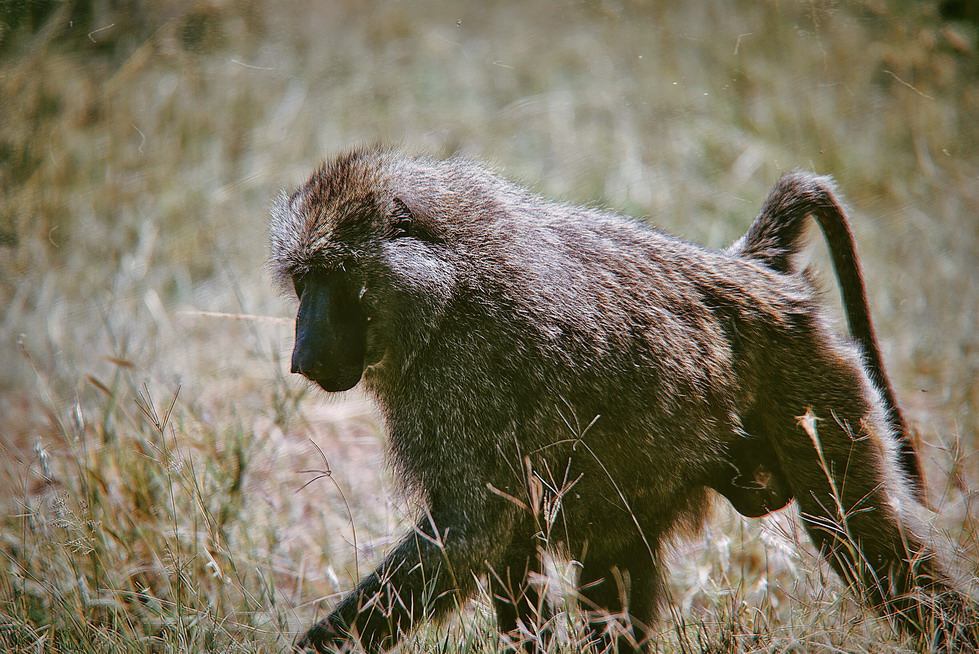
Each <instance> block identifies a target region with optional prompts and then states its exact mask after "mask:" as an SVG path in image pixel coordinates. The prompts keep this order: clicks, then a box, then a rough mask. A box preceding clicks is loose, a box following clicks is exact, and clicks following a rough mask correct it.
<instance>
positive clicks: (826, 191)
mask: <svg viewBox="0 0 979 654" xmlns="http://www.w3.org/2000/svg"><path fill="white" fill-rule="evenodd" d="M809 216H814V217H815V218H816V221H817V222H818V223H819V227H820V228H821V229H822V231H823V235H824V236H825V237H826V242H827V245H828V246H829V252H830V256H831V257H832V259H833V268H834V269H835V271H836V277H837V280H838V281H839V284H840V292H841V294H842V297H843V307H844V310H845V312H846V319H847V323H848V324H849V326H850V335H851V337H852V338H853V339H854V340H855V341H856V342H857V343H858V344H859V346H860V348H861V350H862V351H863V358H864V361H865V363H866V365H867V370H868V374H869V376H870V380H871V382H873V384H874V386H876V387H877V390H878V391H879V392H880V394H881V396H882V398H883V400H884V405H885V408H886V410H887V421H888V423H890V425H891V427H892V428H893V429H894V431H895V433H896V434H897V435H898V437H899V438H900V453H899V456H900V464H901V467H902V469H903V470H904V471H905V472H906V473H907V475H908V476H909V477H910V478H911V480H912V481H913V482H914V485H915V488H914V492H915V495H916V496H917V498H918V499H919V500H921V501H924V499H925V498H924V495H925V491H924V477H923V475H922V472H921V462H920V460H919V459H918V454H917V452H916V451H915V446H914V440H913V436H912V434H911V430H910V428H909V427H908V423H907V422H906V421H905V419H904V414H903V413H902V412H901V409H900V407H899V406H898V404H897V399H896V398H895V395H894V389H893V387H892V386H891V382H890V380H889V378H888V377H887V373H886V371H885V370H884V361H883V358H882V357H881V353H880V344H879V343H878V341H877V334H876V332H875V331H874V326H873V323H872V321H871V318H870V305H869V303H868V302H867V289H866V287H865V286H864V281H863V275H862V273H861V272H860V264H859V261H858V259H857V249H856V242H855V241H854V238H853V232H852V230H851V229H850V222H849V220H848V219H847V215H846V211H845V210H844V209H843V205H842V204H840V201H839V199H838V198H837V197H836V193H835V185H834V184H833V180H832V179H831V178H830V177H821V176H819V175H815V174H813V173H809V172H806V171H801V170H795V171H792V172H790V173H786V174H785V175H783V176H782V178H781V179H780V180H779V181H778V184H776V185H775V188H774V190H772V192H771V194H769V196H768V199H767V200H765V204H764V205H763V206H762V208H761V212H760V213H759V214H758V217H757V218H755V221H754V222H753V223H752V224H751V227H749V228H748V231H747V233H745V235H744V236H742V237H741V238H740V239H738V240H737V241H736V242H735V243H734V244H733V245H731V247H729V248H728V253H730V254H732V255H735V256H740V257H745V258H749V259H754V260H756V261H759V262H761V263H763V264H765V265H766V266H768V267H769V268H772V269H774V270H777V271H779V272H783V273H789V272H793V271H794V270H795V258H796V255H797V254H798V253H799V251H800V249H801V247H802V241H803V237H804V236H805V228H806V219H807V218H808V217H809Z"/></svg>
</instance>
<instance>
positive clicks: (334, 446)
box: [0, 0, 979, 653]
mask: <svg viewBox="0 0 979 654" xmlns="http://www.w3.org/2000/svg"><path fill="white" fill-rule="evenodd" d="M108 4H109V3H98V4H97V5H93V4H91V3H87V2H84V1H81V0H79V1H77V2H74V3H51V5H50V6H52V7H53V8H54V10H53V13H51V14H50V15H49V16H48V17H47V18H46V19H43V20H42V19H40V18H38V19H37V20H35V21H34V24H33V25H31V24H21V25H20V26H19V27H16V26H15V27H10V28H0V39H2V40H0V644H2V645H3V646H4V649H5V651H25V652H26V651H31V652H34V651H45V652H59V651H63V652H114V651H136V652H144V651H145V652H168V651H174V652H180V651H197V650H207V649H214V650H220V651H246V652H274V651H282V650H284V649H285V648H287V646H288V644H289V643H290V642H291V640H292V638H293V636H294V634H295V632H296V631H297V630H300V629H302V628H303V626H304V625H307V624H308V623H309V622H310V620H312V618H313V616H314V615H316V614H318V615H322V612H323V611H324V610H326V609H328V608H329V607H330V606H331V605H332V603H333V602H334V601H335V599H336V598H337V597H338V596H339V595H340V594H341V593H342V592H343V591H344V590H346V589H349V588H350V587H351V585H352V584H353V583H354V580H355V579H356V578H357V577H358V576H359V575H360V574H363V573H364V571H366V570H368V569H369V568H370V567H371V565H372V563H373V562H376V561H377V560H378V558H379V557H380V556H381V555H383V553H384V552H385V551H386V549H387V547H388V546H389V545H390V544H391V543H392V539H394V538H396V537H397V535H398V534H399V533H401V532H402V531H403V530H404V529H406V528H407V525H408V524H410V518H411V516H412V514H413V510H414V507H413V505H412V503H411V501H410V498H403V497H401V496H400V495H399V494H398V492H397V490H396V484H395V483H394V482H393V480H392V479H390V477H389V476H388V472H386V469H385V467H384V466H383V465H381V463H382V462H383V457H384V454H383V438H384V436H383V432H382V429H381V426H380V424H379V420H378V418H377V416H376V414H375V412H374V410H373V409H372V407H371V406H370V404H369V403H368V402H367V401H366V400H365V399H364V398H362V397H361V396H359V395H357V394H356V393H353V394H348V396H346V397H344V398H342V399H339V400H330V399H326V398H324V397H323V396H322V395H320V394H317V393H312V392H308V391H307V389H306V387H305V386H304V385H303V384H302V383H301V382H299V381H298V380H296V379H293V378H291V376H289V375H288V374H287V370H288V363H287V360H286V357H287V355H288V352H289V349H290V347H291V326H290V323H289V320H288V319H289V318H290V312H291V311H292V310H293V307H291V306H290V304H289V303H288V302H287V301H285V300H283V299H281V298H278V297H277V296H276V295H275V294H274V292H273V290H272V288H271V285H270V284H269V282H268V280H267V279H266V277H265V276H264V274H263V269H262V265H263V259H264V256H265V220H266V208H267V206H268V205H269V203H270V201H271V199H272V198H273V196H274V195H275V193H276V191H277V190H278V189H279V188H281V187H287V186H291V185H293V184H296V183H298V182H299V181H300V180H301V179H302V178H303V176H304V175H306V174H307V173H308V171H309V170H310V169H311V168H312V167H313V166H315V165H316V164H317V163H318V161H319V160H320V159H322V158H324V157H327V156H329V155H330V154H332V153H335V152H337V151H338V150H341V149H344V148H347V147H351V146H353V145H357V144H361V143H372V142H385V143H394V144H401V145H403V146H404V147H406V148H407V149H409V150H411V151H416V152H426V153H432V154H451V153H462V154H464V155H467V156H470V157H473V158H477V159H480V160H484V161H487V162H489V163H490V164H491V165H493V166H494V167H496V168H498V169H500V170H502V171H503V172H504V173H505V174H506V175H508V176H509V177H511V178H514V179H516V180H518V181H521V182H523V183H526V184H529V185H531V186H532V187H534V188H536V189H538V190H539V191H541V192H543V193H545V194H547V195H550V196H553V197H559V198H565V199H568V200H571V201H575V202H583V203H592V204H600V205H604V206H609V207H614V208H618V209H621V210H624V211H627V212H629V213H631V214H633V215H637V216H648V217H649V219H650V220H651V221H652V222H654V223H656V224H657V225H660V226H662V227H664V228H666V229H667V230H669V231H672V232H674V233H676V234H679V235H681V236H684V237H687V238H690V239H694V240H697V241H700V242H703V243H707V244H709V245H713V246H720V245H724V244H726V243H728V242H729V241H731V240H733V239H734V238H735V237H736V236H737V235H739V234H740V233H741V232H742V231H743V230H744V228H745V227H746V226H747V224H748V223H749V221H750V219H751V217H752V216H753V215H754V213H755V212H756V211H757V209H758V207H759V206H760V203H761V201H762V199H763V198H764V196H765V195H766V193H767V191H768V190H769V188H770V187H771V185H772V184H773V183H774V181H775V180H776V179H777V177H778V175H779V174H780V173H781V172H783V171H784V170H786V169H788V168H793V167H799V166H801V167H807V168H813V169H815V170H817V171H819V172H821V173H830V174H833V175H835V176H836V178H837V180H838V182H839V184H840V187H841V190H842V191H843V192H844V194H845V195H846V197H847V199H848V202H849V204H850V207H851V208H852V210H853V213H854V221H855V229H856V232H857V237H858V242H859V245H860V250H861V254H862V257H863V263H864V266H865V269H866V273H867V277H868V283H869V287H870V292H871V300H872V302H873V305H874V306H873V309H874V314H875V319H876V321H877V327H878V331H879V332H880V334H881V337H882V340H883V346H884V350H885V356H886V359H887V363H888V366H889V370H890V373H891V375H892V377H893V379H894V382H895V385H896V387H897V389H898V393H899V395H900V398H901V400H902V403H903V404H904V406H905V408H906V410H907V412H908V414H909V416H910V418H911V419H912V421H913V423H914V425H915V426H916V427H917V429H918V430H919V431H920V434H921V440H922V450H923V453H924V458H925V467H926V474H927V477H928V480H929V485H930V488H929V496H930V499H931V501H932V504H933V505H934V506H935V507H936V508H937V509H938V515H937V517H935V518H934V521H933V522H934V525H935V529H936V532H937V538H938V539H939V540H941V541H945V542H946V543H949V544H950V545H953V546H954V552H955V553H956V555H957V558H958V563H959V565H960V567H961V568H962V570H963V573H964V574H965V575H966V576H970V575H971V576H972V577H973V578H975V575H976V574H977V573H979V566H977V560H979V536H977V533H976V520H977V507H976V505H975V495H974V492H973V491H972V489H974V488H977V487H979V483H977V482H979V465H977V462H976V454H975V452H976V449H977V441H979V411H977V407H979V336H977V330H976V325H977V324H979V306H977V300H979V289H977V285H979V275H977V273H976V271H977V270H979V228H977V225H979V222H977V221H979V156H977V154H976V153H977V152H979V121H976V116H979V82H977V79H979V76H977V74H976V73H977V68H979V54H977V30H976V27H975V26H974V25H970V24H967V23H947V22H944V21H942V20H941V19H940V18H939V17H938V15H937V10H935V9H934V8H932V7H931V6H930V5H929V4H928V3H911V2H903V1H899V0H865V1H863V2H855V3H846V4H844V3H839V4H836V3H824V2H787V1H785V0H780V1H776V0H771V1H762V2H749V1H747V0H743V1H734V2H729V1H721V0H714V1H708V2H698V3H692V2H680V1H676V2H673V1H671V2H643V1H640V0H633V1H628V0H621V1H619V2H613V1H610V0H607V1H599V0H596V1H594V2H585V3H573V2H541V3H507V2H502V1H500V2H486V3H483V2H480V3H477V2H471V3H461V4H460V3H438V2H427V1H426V2H420V3H407V2H371V3H361V2H354V1H353V0H346V1H338V2H331V3H314V2H309V1H308V0H307V1H305V2H304V1H299V0H295V1H287V2H282V3H275V5H274V8H272V6H273V5H271V4H270V5H268V6H267V7H266V6H261V5H259V4H253V5H252V4H249V5H244V4H241V3H231V2H225V1H223V0H216V1H211V2H190V3H180V4H177V3H172V4H169V3H162V4H161V3H142V2H138V1H137V2H135V3H131V5H132V7H135V11H134V10H133V9H132V7H130V6H128V5H127V8H125V9H123V8H120V9H119V10H118V11H116V12H113V11H112V10H110V9H106V8H105V7H106V6H107V5H108ZM36 6H43V3H37V5H36ZM4 7H5V8H4V12H5V13H0V23H4V22H6V23H8V24H9V23H10V21H9V11H10V10H9V5H5V6H4ZM29 22H30V21H28V23H29ZM813 258H814V261H815V262H816V265H817V267H818V268H819V269H820V271H822V272H823V273H828V271H829V267H828V266H827V265H826V263H825V260H824V258H823V256H822V252H821V249H820V248H815V249H814V251H813ZM822 278H823V279H824V280H825V285H826V287H827V288H828V289H831V288H832V287H833V284H832V278H831V277H830V276H829V275H828V274H823V275H822ZM827 302H829V303H831V304H835V295H834V293H833V292H830V293H828V294H827ZM206 312H219V313H226V314H238V315H242V314H244V315H258V316H268V317H274V318H280V319H281V320H279V321H275V320H253V319H247V318H244V319H230V318H223V317H215V316H212V315H209V314H207V313H206ZM320 450H322V453H323V454H325V457H326V460H324V458H323V457H322V456H321V453H320ZM304 471H312V472H304ZM317 471H318V472H317ZM307 484H308V485H307ZM355 541H356V544H357V548H356V549H355V548H354V545H353V544H354V542H355ZM674 559H675V560H674V564H673V568H672V575H671V577H670V581H669V591H670V595H671V599H672V607H673V608H672V610H671V611H670V612H667V613H665V614H664V620H663V622H662V623H661V625H659V628H660V629H661V630H662V638H661V639H660V640H659V642H658V643H657V645H656V647H657V648H658V651H662V652H716V653H721V652H725V653H728V652H730V653H734V652H758V651H772V652H774V651H787V650H789V651H798V652H810V651H812V652H823V651H838V650H835V649H834V648H839V649H842V650H843V651H869V652H895V651H902V647H905V646H906V644H903V643H902V640H901V639H900V638H899V637H898V636H897V635H896V634H895V633H894V631H893V630H892V628H891V627H890V625H888V624H887V623H886V622H883V621H880V620H878V619H876V618H874V617H873V616H871V615H869V614H868V613H867V612H866V611H864V610H863V609H862V608H860V607H859V605H858V603H857V601H856V600H855V598H854V596H853V595H852V594H850V593H848V592H847V591H846V589H845V588H844V587H843V585H842V583H841V582H839V581H838V580H837V579H836V578H835V577H834V576H833V575H832V573H831V572H829V570H828V568H827V567H826V566H824V565H823V564H822V563H820V562H819V561H818V560H817V559H816V557H815V555H814V554H813V552H812V550H811V548H810V547H809V546H808V544H807V541H806V538H805V537H804V535H803V533H802V532H801V529H800V527H799V525H798V522H797V521H796V520H795V519H794V516H793V515H792V513H791V511H786V512H783V513H781V514H778V515H776V516H773V517H770V518H767V519H764V520H759V521H747V520H742V519H740V518H738V517H737V516H736V515H734V514H733V513H732V512H731V511H730V510H729V509H727V508H726V507H723V506H719V508H718V510H717V512H716V516H715V519H714V520H712V521H711V523H710V524H709V525H708V526H707V528H706V530H705V532H704V533H703V535H702V536H700V537H697V538H695V539H693V540H690V541H685V542H679V543H677V545H676V556H675V557H674ZM559 573H561V574H559ZM566 575H567V570H566V568H563V567H561V566H560V565H558V566H557V571H556V572H555V574H554V575H553V577H554V584H555V585H557V586H560V580H561V579H563V578H564V576H566ZM317 600H322V601H320V602H317ZM492 621H493V619H492V616H491V614H490V612H489V610H488V608H487V605H486V602H485V601H477V602H476V603H474V604H472V605H470V606H469V607H468V609H467V611H466V612H464V613H463V615H462V617H461V618H460V619H459V620H456V621H455V622H454V626H453V627H452V628H451V629H452V631H450V632H448V634H449V635H447V632H446V631H445V630H444V629H430V628H426V629H423V630H421V631H420V632H419V634H418V635H417V637H416V639H415V640H414V641H413V642H412V649H413V650H414V651H421V650H424V651H436V650H438V651H442V650H443V649H447V650H448V651H452V652H455V651H463V650H465V651H468V650H470V649H471V650H475V651H487V650H489V651H494V650H495V647H496V645H495V640H494V638H493V637H492V635H491V631H492V630H491V627H492ZM460 634H462V635H463V636H462V637H461V640H460V639H459V638H457V636H459V635H460ZM457 642H463V643H464V645H462V646H458V645H457V644H456V643H457ZM568 642H569V643H570V644H569V645H568V647H570V648H571V649H574V643H575V636H574V634H573V633H571V634H569V636H568ZM446 643H448V645H445V644H446Z"/></svg>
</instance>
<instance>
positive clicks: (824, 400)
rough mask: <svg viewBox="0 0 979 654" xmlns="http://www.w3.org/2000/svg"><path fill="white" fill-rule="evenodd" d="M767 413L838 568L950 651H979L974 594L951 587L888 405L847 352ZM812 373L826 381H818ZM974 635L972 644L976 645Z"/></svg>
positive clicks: (804, 378) (783, 459)
mask: <svg viewBox="0 0 979 654" xmlns="http://www.w3.org/2000/svg"><path fill="white" fill-rule="evenodd" d="M794 374H797V375H799V377H797V378H796V381H798V380H801V381H798V383H797V384H795V385H793V384H791V383H789V384H784V385H782V389H783V394H781V395H776V396H774V397H772V399H774V400H775V406H776V407H777V408H778V410H779V411H780V412H781V413H779V414H776V413H774V412H770V413H769V414H768V416H767V417H766V420H767V422H768V424H769V426H770V430H769V433H770V438H771V440H772V443H773V444H774V446H775V449H776V452H777V455H778V459H779V463H780V465H781V467H782V470H783V471H784V473H785V478H786V480H787V481H788V483H789V485H790V487H791V491H792V493H793V494H794V496H795V497H796V499H797V500H798V502H799V508H800V510H801V513H802V518H803V521H804V523H805V526H806V529H807V531H808V532H809V534H810V536H811V537H812V539H813V541H814V542H815V544H816V546H817V547H818V548H819V549H820V551H821V552H822V553H823V555H824V556H826V557H827V558H828V559H829V561H830V563H831V564H832V565H833V567H834V568H835V569H836V571H837V572H838V573H839V574H840V575H841V576H842V577H843V578H844V580H845V581H846V582H847V583H848V584H851V585H852V586H853V587H854V588H857V589H859V590H858V592H861V593H862V594H863V595H864V596H865V597H866V598H867V599H868V600H869V601H870V602H871V603H872V604H873V605H874V606H875V607H877V608H878V609H879V610H880V611H881V612H882V613H884V614H886V615H888V616H890V617H892V618H894V619H895V620H896V621H897V623H898V624H899V625H900V626H901V628H902V629H903V630H904V631H906V632H908V633H910V634H913V635H915V636H917V637H921V636H922V635H924V634H925V633H934V634H937V637H938V639H939V641H942V642H944V645H942V647H944V648H945V649H944V650H943V651H949V652H951V651H975V649H974V647H975V642H976V641H975V633H974V632H972V635H971V636H970V635H969V633H968V630H971V629H974V628H975V627H974V626H972V627H968V626H963V621H965V622H970V621H971V620H973V619H974V618H973V617H972V615H973V614H972V613H971V609H969V608H968V603H969V602H968V600H966V598H965V597H964V596H962V595H961V594H959V593H958V592H957V591H955V590H953V588H952V587H951V585H950V584H949V582H948V579H947V576H946V575H945V574H944V573H943V572H942V568H941V565H940V564H939V562H938V561H937V560H936V557H935V554H934V552H933V551H931V550H930V549H929V548H928V546H926V545H925V543H924V541H923V540H922V539H921V536H920V535H919V533H918V531H919V530H918V529H917V528H916V526H915V524H914V520H913V518H912V517H911V516H910V513H908V511H907V510H908V508H909V504H910V503H912V502H913V499H912V498H911V496H910V493H908V492H905V491H904V490H903V489H902V488H901V482H902V481H903V480H904V477H903V473H901V472H900V469H899V467H898V465H897V463H896V460H895V459H894V454H893V452H890V451H889V449H890V448H888V447H886V446H885V441H883V440H882V439H884V438H888V436H887V434H886V431H885V430H886V429H887V427H886V423H885V421H884V420H883V419H882V418H881V412H880V411H879V409H878V408H877V407H875V406H874V405H873V403H872V400H871V398H869V397H867V395H866V394H865V393H864V391H863V390H862V389H863V388H864V384H863V379H862V377H861V372H860V371H859V370H858V369H856V368H855V367H851V366H849V365H846V363H845V361H844V360H836V359H830V360H829V361H828V362H827V361H824V362H823V363H822V364H819V363H818V362H815V363H813V364H812V367H811V368H810V369H808V370H807V369H805V368H804V367H803V368H802V369H799V370H796V371H795V373H794ZM813 380H818V381H819V385H818V387H817V386H814V384H813ZM970 643H971V648H970Z"/></svg>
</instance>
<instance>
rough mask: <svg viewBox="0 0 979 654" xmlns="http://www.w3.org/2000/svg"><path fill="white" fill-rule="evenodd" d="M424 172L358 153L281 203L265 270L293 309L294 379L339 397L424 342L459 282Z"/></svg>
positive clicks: (274, 218)
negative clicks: (295, 302) (292, 299)
mask: <svg viewBox="0 0 979 654" xmlns="http://www.w3.org/2000/svg"><path fill="white" fill-rule="evenodd" d="M426 171H427V172H428V173H429V174H428V175H426ZM431 172H432V171H430V170H427V169H426V168H425V167H424V166H423V165H422V164H421V163H420V162H416V161H413V160H410V159H404V158H400V157H397V156H394V155H390V154H385V153H382V152H378V151H375V150H359V151H355V152H353V153H350V154H348V155H345V156H342V157H340V158H338V159H336V160H334V161H332V162H329V163H327V164H324V165H323V166H322V167H321V168H320V169H319V170H318V171H316V172H315V173H314V174H313V175H312V176H311V177H310V179H309V181H307V182H306V183H305V184H304V185H303V186H302V187H300V188H299V189H298V190H296V191H295V192H293V193H292V194H286V193H284V192H283V193H282V194H281V195H280V197H279V199H278V202H277V203H276V204H275V206H274V207H273V209H272V219H271V222H270V226H269V231H270V239H271V253H270V257H269V267H270V268H271V271H272V274H273V276H274V278H275V280H276V281H277V283H278V284H279V286H280V287H281V288H282V289H283V291H285V292H287V293H290V294H291V293H292V292H295V294H296V296H297V297H298V299H299V310H298V313H297V316H296V342H295V348H294V350H293V353H292V372H294V373H300V374H302V375H305V376H306V377H308V378H309V379H311V380H313V381H315V382H316V383H317V384H319V385H320V386H321V387H322V388H323V389H325V390H327V391H345V390H348V389H350V388H352V387H353V386H355V385H356V384H357V383H358V382H359V381H360V379H361V377H363V376H364V372H365V370H368V371H375V370H378V369H383V368H385V367H387V365H388V364H389V363H394V362H393V361H390V360H391V359H397V358H399V357H404V356H406V355H407V354H408V353H410V352H411V351H412V349H413V348H416V347H418V346H420V345H421V343H423V342H424V340H425V338H426V329H428V328H430V327H431V326H432V325H434V324H436V323H437V321H438V318H439V316H440V315H441V313H442V311H443V310H444V307H445V305H446V303H447V302H448V301H449V299H450V297H451V295H452V292H453V288H454V286H455V276H456V275H455V270H454V266H453V263H452V261H453V258H454V257H453V256H452V253H451V250H450V248H449V247H448V245H447V244H446V241H447V235H446V233H445V231H444V228H443V225H442V224H441V223H442V221H439V220H436V219H435V218H433V217H432V212H431V211H430V209H431V208H430V207H429V206H427V198H426V197H425V196H424V194H423V193H419V192H418V190H417V189H418V188H419V186H418V183H419V180H420V182H421V188H422V190H424V188H425V186H426V183H427V181H426V177H430V174H431ZM409 182H410V183H409ZM396 365H397V364H395V366H396ZM370 375H371V373H368V381H369V380H370Z"/></svg>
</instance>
